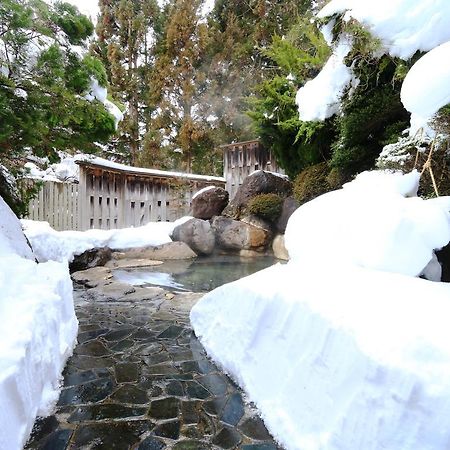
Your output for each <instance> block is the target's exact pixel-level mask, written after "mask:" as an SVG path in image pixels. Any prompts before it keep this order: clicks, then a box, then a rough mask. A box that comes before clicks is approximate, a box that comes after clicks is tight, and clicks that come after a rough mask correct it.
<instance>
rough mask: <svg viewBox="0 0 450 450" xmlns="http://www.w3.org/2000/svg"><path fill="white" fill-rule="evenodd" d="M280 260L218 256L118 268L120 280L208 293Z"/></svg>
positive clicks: (117, 277)
mask: <svg viewBox="0 0 450 450" xmlns="http://www.w3.org/2000/svg"><path fill="white" fill-rule="evenodd" d="M276 262H278V260H277V259H275V258H274V257H272V256H260V257H256V258H241V257H239V256H234V255H216V256H208V257H204V258H201V257H199V258H196V259H194V260H189V261H186V260H183V261H166V262H164V263H163V264H162V265H160V266H153V267H143V268H136V269H116V270H114V271H113V274H114V277H115V278H116V280H117V281H120V282H124V283H128V284H132V285H134V286H144V287H145V286H161V287H164V288H170V289H172V290H177V291H191V292H208V291H211V290H213V289H215V288H216V287H218V286H221V285H222V284H225V283H230V282H231V281H235V280H238V279H239V278H243V277H245V276H247V275H251V274H252V273H254V272H257V271H259V270H262V269H265V268H266V267H269V266H271V265H273V264H275V263H276Z"/></svg>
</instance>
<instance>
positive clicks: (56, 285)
mask: <svg viewBox="0 0 450 450" xmlns="http://www.w3.org/2000/svg"><path fill="white" fill-rule="evenodd" d="M0 228H1V231H2V233H1V235H0V293H1V294H0V334H1V336H2V339H1V341H0V448H2V449H3V448H4V449H8V450H19V449H21V448H22V446H23V445H24V443H25V441H26V440H27V438H28V436H29V433H30V432H31V428H32V426H33V423H34V420H35V418H36V416H38V415H39V416H45V415H48V414H50V413H51V410H52V407H53V406H54V404H55V402H56V400H57V398H58V395H59V383H60V379H61V372H62V370H63V368H64V364H65V362H66V359H67V358H68V357H69V356H70V354H71V353H72V349H73V347H74V344H75V339H76V335H77V328H78V322H77V319H76V317H75V312H74V306H73V298H72V282H71V280H70V277H69V272H68V268H67V264H60V263H56V262H49V263H45V264H37V263H35V262H34V256H33V255H32V254H31V251H30V250H29V247H28V246H27V244H26V241H25V238H24V236H23V234H22V235H21V233H20V232H19V230H20V223H19V221H18V220H17V219H16V218H15V216H14V214H13V213H12V211H11V210H10V209H9V208H8V207H7V206H6V205H5V204H4V202H3V200H1V198H0ZM12 230H13V232H11V231H12Z"/></svg>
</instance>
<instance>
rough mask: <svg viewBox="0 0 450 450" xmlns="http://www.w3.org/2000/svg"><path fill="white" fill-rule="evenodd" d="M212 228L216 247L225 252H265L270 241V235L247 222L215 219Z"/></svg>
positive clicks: (220, 217) (225, 218)
mask: <svg viewBox="0 0 450 450" xmlns="http://www.w3.org/2000/svg"><path fill="white" fill-rule="evenodd" d="M212 228H213V230H214V232H215V235H216V245H217V246H218V247H219V248H221V249H223V250H259V251H261V250H264V249H265V248H266V246H267V244H268V243H269V241H270V233H269V232H268V231H267V230H264V229H262V228H258V227H255V226H254V225H250V224H248V223H245V222H239V221H237V220H233V219H229V218H227V217H222V216H219V217H215V218H214V220H213V222H212Z"/></svg>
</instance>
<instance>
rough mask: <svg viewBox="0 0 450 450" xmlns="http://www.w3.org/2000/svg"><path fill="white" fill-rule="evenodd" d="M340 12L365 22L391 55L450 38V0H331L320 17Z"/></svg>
mask: <svg viewBox="0 0 450 450" xmlns="http://www.w3.org/2000/svg"><path fill="white" fill-rule="evenodd" d="M341 13H345V18H346V19H349V18H350V17H352V18H354V19H356V20H357V21H358V22H360V23H361V24H363V25H364V26H365V27H366V28H367V29H368V30H369V31H370V32H371V34H372V35H373V36H375V37H376V38H378V39H379V40H380V41H381V43H382V45H383V47H384V48H385V49H386V50H387V51H388V52H389V53H390V54H391V55H392V56H398V57H400V58H402V59H409V58H410V57H411V56H413V55H414V53H415V52H416V51H417V50H420V51H424V52H426V51H429V50H431V49H433V48H434V47H436V46H438V45H440V44H443V43H444V42H446V41H449V40H450V27H449V26H448V24H449V23H450V3H449V2H448V0H378V1H377V2H374V1H372V0H331V1H330V2H329V3H328V4H327V5H326V6H325V7H324V8H323V9H322V10H321V11H320V12H319V13H318V17H319V18H324V17H329V16H332V15H334V14H341Z"/></svg>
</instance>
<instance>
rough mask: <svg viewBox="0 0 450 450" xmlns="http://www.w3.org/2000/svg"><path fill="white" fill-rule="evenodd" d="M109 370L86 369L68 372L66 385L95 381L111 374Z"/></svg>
mask: <svg viewBox="0 0 450 450" xmlns="http://www.w3.org/2000/svg"><path fill="white" fill-rule="evenodd" d="M109 375H110V374H109V371H108V370H107V369H99V370H96V371H94V370H84V371H81V372H75V373H68V374H66V375H65V376H64V386H66V387H69V386H77V385H79V384H83V383H87V382H89V381H94V380H96V379H98V378H104V377H107V376H109Z"/></svg>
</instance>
